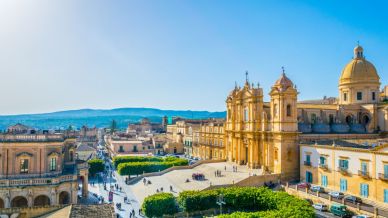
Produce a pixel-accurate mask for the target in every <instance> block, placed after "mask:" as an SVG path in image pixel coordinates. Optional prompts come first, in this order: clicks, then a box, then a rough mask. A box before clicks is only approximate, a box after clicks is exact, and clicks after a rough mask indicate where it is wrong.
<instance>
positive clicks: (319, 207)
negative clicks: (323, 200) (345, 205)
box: [313, 204, 329, 211]
mask: <svg viewBox="0 0 388 218" xmlns="http://www.w3.org/2000/svg"><path fill="white" fill-rule="evenodd" d="M313 207H314V209H316V210H319V211H327V210H328V208H329V207H328V206H327V205H326V204H313Z"/></svg>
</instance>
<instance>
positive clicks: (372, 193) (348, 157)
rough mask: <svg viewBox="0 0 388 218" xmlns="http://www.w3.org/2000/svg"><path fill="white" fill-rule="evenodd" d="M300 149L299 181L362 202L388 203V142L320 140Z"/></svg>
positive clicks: (302, 145) (305, 144) (303, 144)
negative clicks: (350, 196) (360, 199)
mask: <svg viewBox="0 0 388 218" xmlns="http://www.w3.org/2000/svg"><path fill="white" fill-rule="evenodd" d="M366 143H369V144H366ZM378 145H380V146H378ZM300 149H301V153H300V156H301V163H300V164H301V171H300V178H301V180H303V181H306V182H309V183H313V184H317V185H320V186H322V187H324V188H325V189H326V191H331V190H333V191H340V192H343V193H345V194H351V195H355V196H358V197H360V198H362V199H363V201H364V202H367V201H373V202H378V203H384V204H387V203H388V144H387V141H379V140H367V139H364V140H336V141H334V142H333V141H332V140H320V141H317V142H315V143H311V142H310V143H302V144H301V146H300ZM385 206H387V205H385Z"/></svg>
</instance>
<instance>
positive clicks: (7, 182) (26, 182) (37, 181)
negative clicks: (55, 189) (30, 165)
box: [0, 175, 77, 187]
mask: <svg viewBox="0 0 388 218" xmlns="http://www.w3.org/2000/svg"><path fill="white" fill-rule="evenodd" d="M76 180H77V175H62V176H59V177H55V178H32V179H28V178H27V179H26V178H24V179H22V178H21V179H1V180H0V187H12V186H32V185H51V184H54V185H55V184H60V183H62V182H70V181H76Z"/></svg>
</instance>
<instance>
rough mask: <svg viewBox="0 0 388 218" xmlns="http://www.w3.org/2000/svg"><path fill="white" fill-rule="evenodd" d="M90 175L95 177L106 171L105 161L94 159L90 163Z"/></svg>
mask: <svg viewBox="0 0 388 218" xmlns="http://www.w3.org/2000/svg"><path fill="white" fill-rule="evenodd" d="M88 164H89V174H90V175H91V176H95V175H96V174H97V173H99V172H103V171H104V161H103V160H101V159H92V160H89V161H88Z"/></svg>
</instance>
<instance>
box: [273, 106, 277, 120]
mask: <svg viewBox="0 0 388 218" xmlns="http://www.w3.org/2000/svg"><path fill="white" fill-rule="evenodd" d="M273 114H274V117H277V116H278V105H277V104H274V105H273Z"/></svg>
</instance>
